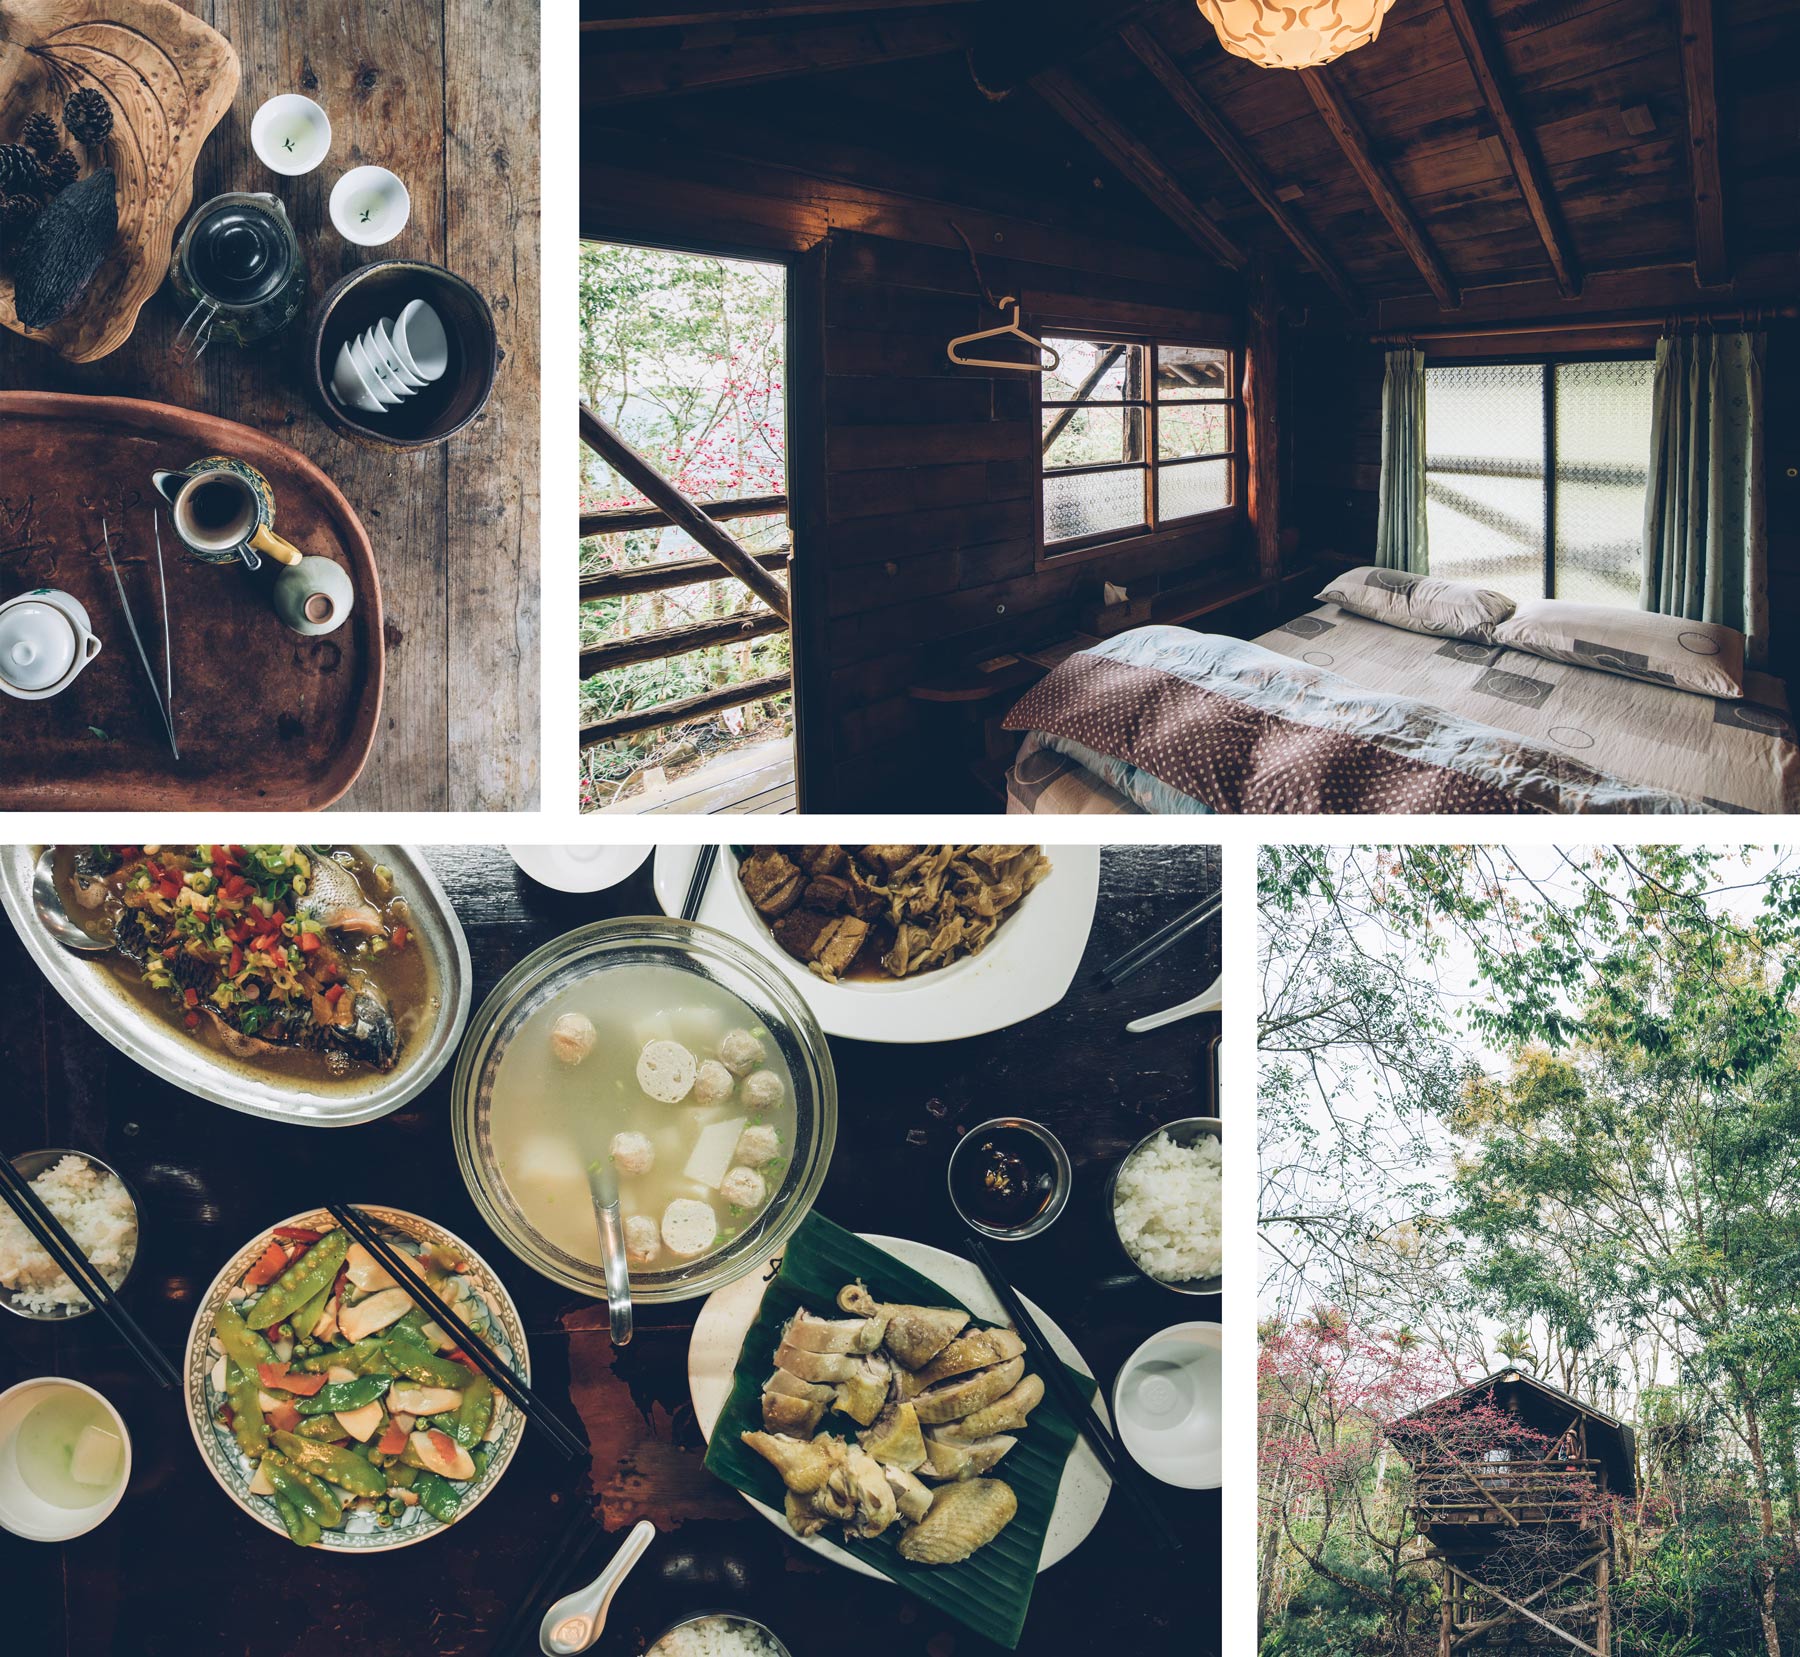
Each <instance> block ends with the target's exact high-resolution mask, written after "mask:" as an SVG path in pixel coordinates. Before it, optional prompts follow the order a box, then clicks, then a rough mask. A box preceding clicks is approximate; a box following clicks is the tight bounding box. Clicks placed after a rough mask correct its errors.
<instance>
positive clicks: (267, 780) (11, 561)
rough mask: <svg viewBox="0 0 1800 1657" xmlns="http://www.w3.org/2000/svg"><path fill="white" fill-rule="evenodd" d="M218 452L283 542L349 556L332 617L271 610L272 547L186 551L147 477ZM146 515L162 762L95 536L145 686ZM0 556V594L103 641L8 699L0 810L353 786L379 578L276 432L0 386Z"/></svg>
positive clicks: (306, 465)
mask: <svg viewBox="0 0 1800 1657" xmlns="http://www.w3.org/2000/svg"><path fill="white" fill-rule="evenodd" d="M216 454H222V455H230V456H232V457H234V458H235V459H238V460H244V461H248V462H249V463H250V464H251V465H252V466H255V467H256V468H257V469H258V470H259V471H260V472H261V473H262V474H263V476H264V477H266V478H267V479H268V480H269V483H270V485H271V487H272V489H273V491H274V494H275V508H276V511H275V528H276V530H277V531H278V532H279V533H280V534H281V535H282V537H283V538H284V539H285V540H287V541H290V542H291V543H292V544H293V545H294V546H295V547H297V548H298V549H299V550H300V551H301V552H302V553H303V554H306V555H309V556H311V557H317V558H329V559H332V560H333V561H334V562H336V563H338V564H339V565H341V566H343V567H344V568H345V569H346V570H348V571H349V572H350V577H351V580H352V582H353V583H354V586H355V589H356V605H355V608H354V609H353V611H352V612H351V615H350V618H349V619H348V620H347V621H345V622H344V624H343V625H342V626H341V627H339V628H338V629H337V630H336V631H335V632H332V633H328V634H326V635H324V636H323V637H320V638H302V637H301V636H300V635H299V634H297V633H294V632H291V631H290V630H289V629H288V628H287V627H286V626H285V625H284V624H283V622H282V620H281V618H280V617H279V616H277V615H276V614H275V611H274V608H273V606H272V605H271V602H270V589H271V587H272V586H273V584H274V580H275V576H276V572H277V571H278V570H279V569H280V567H281V566H280V565H278V564H276V563H275V561H274V560H273V559H269V558H265V559H264V560H263V567H262V568H261V569H260V570H258V571H256V572H255V573H254V574H253V573H251V572H250V571H248V570H246V569H245V568H244V567H243V565H242V564H241V563H238V562H236V561H233V562H232V563H230V564H204V563H201V562H200V561H199V560H198V559H195V558H192V557H190V556H188V554H187V553H186V552H185V550H184V549H183V547H182V545H181V542H180V540H179V539H178V538H177V537H176V535H175V534H174V531H173V529H172V527H171V526H170V524H169V522H168V514H167V512H166V511H165V510H164V509H163V503H162V499H161V497H160V496H159V495H158V494H157V493H156V491H155V489H154V488H152V487H151V483H150V474H151V472H152V471H155V470H162V469H166V470H170V471H179V470H180V469H181V468H182V467H184V466H187V465H189V464H191V463H192V462H193V461H195V460H198V459H200V458H201V457H202V456H205V455H216ZM158 518H160V520H161V523H162V572H163V576H164V577H165V578H166V580H167V582H168V593H169V627H170V634H169V636H170V643H171V650H172V655H173V659H174V674H175V696H174V700H173V706H174V711H175V737H176V741H177V743H178V744H179V746H180V749H181V757H180V759H178V760H177V759H175V758H174V757H173V756H172V755H171V754H170V752H169V748H168V743H167V741H166V739H165V737H164V734H163V723H162V714H161V712H160V711H159V708H158V698H157V697H156V696H154V695H153V694H152V692H151V689H150V687H149V685H148V684H147V683H146V682H145V678H144V669H143V665H142V663H141V662H140V661H139V660H138V655H137V650H136V648H135V647H134V645H133V644H132V640H131V631H130V627H129V626H128V624H127V622H126V619H125V615H124V612H123V611H122V610H121V609H120V606H119V596H118V588H117V587H116V586H115V585H114V582H113V574H112V570H111V568H110V567H109V566H108V564H107V561H106V545H107V543H108V541H110V544H111V548H112V555H113V558H114V559H115V560H116V561H117V563H118V568H119V576H120V579H121V580H122V581H123V583H124V586H125V591H126V594H127V596H128V598H129V600H130V603H131V613H132V616H133V617H134V618H135V620H136V622H137V627H138V632H139V634H140V635H141V636H142V638H143V642H144V646H145V649H146V650H147V651H148V652H149V655H150V661H151V663H152V665H153V666H154V667H155V669H156V672H157V676H158V686H159V688H160V686H161V684H162V682H163V680H162V675H163V635H162V601H161V593H160V589H159V585H158V572H157V561H156V528H155V524H156V521H157V520H158ZM0 566H3V567H4V568H5V570H6V572H7V578H6V579H7V588H8V590H9V591H11V590H17V589H19V588H32V587H57V588H60V589H62V590H63V591H65V592H68V593H70V594H72V595H73V596H74V597H75V598H77V599H79V600H80V602H81V603H82V605H83V606H84V607H85V608H86V610H87V612H88V616H89V618H90V619H91V621H92V624H93V627H94V631H95V632H96V633H98V634H99V635H100V638H101V640H102V648H101V651H100V654H99V655H98V656H97V657H95V659H94V661H93V664H92V665H91V666H89V667H88V668H87V669H86V670H84V671H83V673H82V674H81V676H80V677H79V678H78V679H77V680H76V681H75V682H74V684H72V685H71V686H70V687H69V688H68V689H67V690H65V691H64V692H63V693H62V694H61V695H60V696H53V697H49V698H47V699H45V700H43V701H36V702H27V701H8V702H7V703H6V713H5V717H4V718H0V809H5V810H8V811H23V810H30V809H34V808H35V809H38V810H44V811H100V810H108V811H182V810H188V811H194V810H220V811H223V810H256V811H276V810H280V811H316V810H319V809H322V808H323V807H325V806H327V805H330V804H331V803H332V801H334V800H336V799H338V798H339V797H340V796H341V795H342V794H343V793H344V791H345V789H347V788H349V787H350V785H351V784H352V783H353V782H354V780H355V778H356V775H357V772H358V771H359V770H361V768H362V765H363V761H364V759H365V758H366V756H367V755H368V753H369V747H370V744H371V743H372V742H373V741H374V738H375V727H376V720H377V717H378V715H379V713H380V709H381V688H382V664H383V657H384V655H385V648H384V646H383V643H382V609H381V583H380V577H379V576H378V574H377V572H376V566H375V559H374V554H373V553H372V551H371V549H370V546H369V537H368V535H367V533H366V532H365V530H364V528H363V526H362V524H361V523H360V522H359V521H358V520H357V517H356V514H355V513H354V512H352V511H351V510H350V507H349V504H348V503H347V502H346V501H345V499H344V497H343V495H342V494H341V493H339V491H338V489H337V488H336V486H335V485H334V484H333V483H332V482H331V480H330V479H329V478H327V477H326V476H325V474H324V473H323V472H321V471H320V470H319V469H318V467H316V466H314V465H313V464H312V463H311V462H310V461H309V460H307V459H306V457H305V456H304V455H300V454H297V453H295V451H294V450H292V449H290V448H289V447H288V446H287V445H286V444H284V443H278V442H276V441H275V440H274V439H272V438H270V437H266V436H265V435H264V434H263V433H261V432H258V431H251V430H250V429H248V428H247V427H243V426H239V425H234V424H233V423H232V422H230V421H226V420H217V419H214V418H212V417H211V416H210V415H202V414H194V413H191V412H189V411H187V410H183V409H172V408H169V407H167V406H166V405H162V404H155V403H141V402H133V401H131V400H129V399H125V398H117V397H69V396H63V395H59V394H57V393H54V392H19V391H12V392H8V391H0Z"/></svg>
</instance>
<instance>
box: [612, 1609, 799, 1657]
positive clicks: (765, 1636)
mask: <svg viewBox="0 0 1800 1657" xmlns="http://www.w3.org/2000/svg"><path fill="white" fill-rule="evenodd" d="M644 1657H789V1653H788V1648H787V1647H786V1646H784V1645H783V1644H782V1643H781V1641H780V1640H778V1639H777V1638H776V1637H775V1636H774V1634H772V1633H771V1632H770V1631H769V1630H768V1628H766V1627H765V1626H764V1625H763V1624H762V1623H759V1622H758V1621H757V1620H756V1619H755V1618H754V1617H741V1616H739V1615H738V1614H737V1613H736V1612H734V1611H707V1612H703V1613H702V1614H701V1615H699V1616H694V1617H686V1618H683V1620H682V1621H680V1622H678V1623H676V1624H675V1626H674V1627H673V1628H666V1629H664V1630H663V1632H662V1635H661V1637H660V1638H658V1640H657V1641H656V1643H655V1644H654V1645H652V1646H651V1647H650V1649H649V1650H648V1651H647V1652H645V1653H644Z"/></svg>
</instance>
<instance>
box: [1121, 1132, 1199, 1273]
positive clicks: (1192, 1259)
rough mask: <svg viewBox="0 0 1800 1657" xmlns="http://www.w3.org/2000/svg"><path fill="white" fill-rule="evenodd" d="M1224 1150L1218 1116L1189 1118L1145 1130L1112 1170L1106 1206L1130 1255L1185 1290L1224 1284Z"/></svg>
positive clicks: (1144, 1269) (1135, 1262) (1146, 1269)
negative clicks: (1150, 1131) (1155, 1128)
mask: <svg viewBox="0 0 1800 1657" xmlns="http://www.w3.org/2000/svg"><path fill="white" fill-rule="evenodd" d="M1222 1170H1223V1152H1222V1150H1221V1148H1220V1143H1219V1119H1218V1117H1216V1116H1187V1117H1183V1118H1182V1119H1181V1120H1180V1121H1178V1122H1170V1123H1168V1124H1167V1125H1165V1126H1163V1127H1160V1128H1158V1129H1157V1130H1156V1131H1155V1132H1154V1133H1151V1134H1147V1135H1145V1137H1144V1138H1142V1139H1140V1140H1139V1141H1138V1142H1137V1144H1136V1145H1134V1146H1133V1147H1132V1149H1131V1152H1130V1154H1129V1155H1128V1156H1127V1157H1126V1158H1125V1160H1124V1161H1123V1162H1121V1163H1120V1164H1119V1166H1118V1167H1117V1168H1116V1169H1114V1170H1113V1176H1112V1179H1111V1181H1110V1182H1109V1184H1108V1186H1107V1204H1108V1206H1109V1207H1110V1208H1111V1210H1112V1217H1113V1229H1114V1230H1115V1231H1116V1232H1117V1233H1118V1238H1119V1246H1120V1247H1121V1248H1123V1249H1124V1251H1125V1257H1126V1258H1127V1259H1128V1260H1129V1261H1130V1262H1131V1263H1132V1265H1134V1266H1136V1267H1137V1269H1138V1270H1139V1271H1141V1272H1142V1273H1143V1274H1144V1276H1146V1277H1147V1278H1149V1279H1150V1280H1151V1281H1152V1282H1153V1283H1160V1284H1162V1286H1163V1287H1164V1288H1165V1289H1173V1290H1175V1291H1176V1293H1178V1294H1184V1295H1216V1294H1218V1293H1219V1292H1220V1291H1221V1290H1222V1289H1223V1288H1224V1286H1225V1277H1224V1271H1225V1237H1224V1223H1223V1206H1222V1201H1223V1190H1222V1183H1223V1182H1222V1178H1221V1176H1222Z"/></svg>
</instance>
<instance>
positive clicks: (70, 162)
mask: <svg viewBox="0 0 1800 1657" xmlns="http://www.w3.org/2000/svg"><path fill="white" fill-rule="evenodd" d="M40 176H41V178H42V180H43V188H44V189H46V190H48V191H49V192H50V193H51V194H52V195H60V194H61V193H62V192H63V191H64V190H66V189H68V187H69V186H70V185H71V184H73V183H74V182H75V180H76V179H78V178H80V177H81V163H80V162H79V161H77V160H76V159H75V152H74V151H73V150H58V151H57V152H56V154H55V155H53V156H51V157H50V159H49V160H48V161H46V162H45V163H44V165H43V167H42V168H41V169H40Z"/></svg>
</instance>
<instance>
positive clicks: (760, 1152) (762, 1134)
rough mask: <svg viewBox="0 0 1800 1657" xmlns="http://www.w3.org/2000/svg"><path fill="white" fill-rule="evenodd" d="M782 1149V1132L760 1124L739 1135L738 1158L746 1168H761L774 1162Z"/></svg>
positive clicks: (765, 1123) (763, 1123) (762, 1123)
mask: <svg viewBox="0 0 1800 1657" xmlns="http://www.w3.org/2000/svg"><path fill="white" fill-rule="evenodd" d="M780 1149H781V1133H780V1131H779V1130H778V1129H776V1128H772V1127H770V1125H769V1124H768V1123H767V1122H758V1123H756V1124H754V1125H753V1126H751V1127H748V1128H745V1129H744V1131H743V1132H742V1133H741V1134H739V1135H738V1142H737V1152H736V1156H737V1160H738V1161H739V1162H741V1163H743V1164H744V1166H745V1167H746V1168H761V1167H764V1166H765V1165H766V1164H768V1163H771V1162H773V1161H774V1160H775V1157H776V1154H777V1153H778V1152H779V1151H780Z"/></svg>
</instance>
